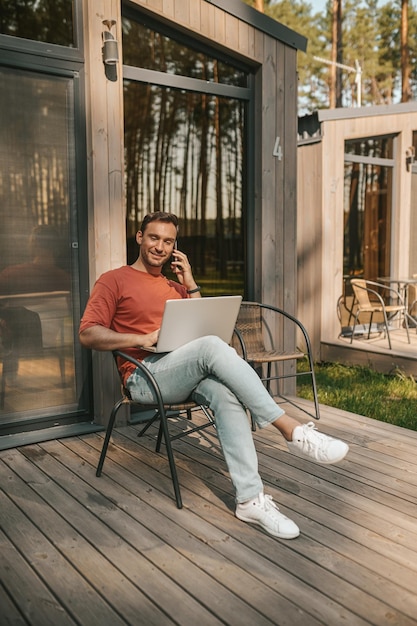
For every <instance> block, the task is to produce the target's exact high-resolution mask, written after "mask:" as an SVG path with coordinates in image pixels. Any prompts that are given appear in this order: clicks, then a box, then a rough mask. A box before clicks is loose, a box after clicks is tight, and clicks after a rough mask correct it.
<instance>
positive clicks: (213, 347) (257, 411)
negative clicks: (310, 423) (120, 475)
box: [127, 336, 284, 502]
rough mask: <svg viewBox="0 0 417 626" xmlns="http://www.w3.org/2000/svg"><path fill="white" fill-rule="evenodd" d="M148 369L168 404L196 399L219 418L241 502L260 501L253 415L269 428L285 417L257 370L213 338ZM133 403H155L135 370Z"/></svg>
mask: <svg viewBox="0 0 417 626" xmlns="http://www.w3.org/2000/svg"><path fill="white" fill-rule="evenodd" d="M143 364H144V365H146V367H147V368H148V369H149V371H150V372H151V373H152V374H153V375H154V376H155V378H156V380H157V382H158V385H159V386H160V388H161V393H162V396H163V399H164V401H165V402H182V401H184V400H185V399H186V398H189V397H190V396H191V398H192V399H193V400H196V401H197V402H200V403H202V404H206V405H207V406H209V407H210V408H211V410H212V411H213V413H214V416H215V420H216V427H217V434H218V437H219V441H220V444H221V446H222V450H223V454H224V458H225V460H226V463H227V467H228V470H229V473H230V477H231V479H232V482H233V485H234V488H235V491H236V501H237V502H246V501H247V500H251V499H252V498H255V497H256V496H257V495H258V493H260V492H261V491H262V489H263V486H262V480H261V477H260V476H259V473H258V458H257V455H256V450H255V446H254V442H253V438H252V431H251V427H250V423H249V419H248V415H247V413H246V410H245V408H244V407H247V408H248V409H249V411H250V412H251V415H252V416H253V418H254V420H255V422H256V424H257V425H258V426H259V427H260V428H264V427H265V426H267V425H268V424H270V423H271V422H274V421H275V420H276V419H278V418H279V417H281V415H283V414H284V411H283V410H282V409H281V408H280V407H279V406H278V405H277V404H276V402H275V401H274V399H273V398H272V397H271V396H270V395H269V393H268V392H267V391H266V389H265V387H264V385H263V384H262V382H261V380H260V379H259V377H258V375H257V373H256V372H255V371H254V370H253V368H252V367H251V366H250V365H248V364H247V363H246V361H244V360H243V359H242V358H241V357H240V356H239V355H238V354H237V352H236V351H235V350H234V348H231V347H230V346H228V345H227V344H226V343H225V342H224V341H222V340H221V339H219V338H218V337H214V336H208V337H202V338H201V339H196V340H195V341H191V342H190V343H187V344H186V345H184V346H182V347H181V348H178V349H177V350H174V351H173V352H169V353H164V354H152V355H150V356H148V357H146V358H145V359H144V361H143ZM127 388H128V389H129V392H130V393H131V396H132V399H133V400H137V401H139V402H152V401H153V400H154V398H153V397H152V392H151V391H150V389H149V387H148V385H147V384H146V381H145V380H144V379H143V377H142V376H141V374H140V371H139V370H136V371H135V372H133V374H131V376H130V377H129V379H128V380H127Z"/></svg>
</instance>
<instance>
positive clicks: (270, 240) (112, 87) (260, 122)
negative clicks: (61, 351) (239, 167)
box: [83, 0, 297, 420]
mask: <svg viewBox="0 0 417 626" xmlns="http://www.w3.org/2000/svg"><path fill="white" fill-rule="evenodd" d="M130 4H131V5H132V6H137V7H138V8H140V9H142V10H145V11H146V12H147V13H148V14H150V15H152V16H153V17H155V18H157V19H161V20H163V21H164V22H165V23H170V24H171V25H172V26H174V27H175V28H179V29H180V30H181V31H182V32H185V33H188V34H189V35H190V36H191V37H197V38H198V39H200V40H203V41H207V42H210V44H211V45H214V46H215V47H218V48H219V49H220V50H222V51H227V52H228V53H229V54H230V55H231V56H235V57H238V58H240V59H244V60H245V61H247V62H249V63H250V64H251V65H253V67H254V73H255V91H256V95H257V97H256V103H255V121H254V123H255V147H254V150H255V155H254V163H255V188H254V198H253V202H254V228H255V250H254V278H255V280H254V286H253V293H254V297H255V298H256V299H259V300H262V301H264V302H266V303H269V304H276V305H278V306H282V307H284V308H285V309H286V310H288V311H289V312H294V311H295V306H296V245H297V244H296V232H297V230H296V178H297V171H296V156H297V155H296V140H297V72H296V62H297V50H296V48H295V47H293V46H291V45H288V44H287V43H283V42H282V41H280V40H278V39H277V38H275V37H273V36H271V35H269V34H266V33H265V32H263V31H261V30H258V29H256V28H255V27H254V26H252V25H250V24H248V23H247V22H246V21H245V20H243V19H239V18H237V17H235V16H234V15H232V14H230V12H227V11H226V10H223V9H221V8H219V7H218V6H215V5H214V4H211V3H210V2H208V1H206V0H134V1H133V2H131V3H130ZM225 4H228V3H225ZM83 6H84V24H85V31H84V37H85V46H86V63H85V72H86V125H87V128H88V158H89V172H88V174H89V175H88V180H89V224H90V226H89V242H90V251H89V259H90V268H89V272H90V283H91V285H92V284H93V283H94V281H95V280H96V278H97V277H98V276H99V275H100V274H101V273H102V272H103V271H106V270H107V269H110V268H113V267H118V266H120V265H122V264H123V263H124V259H125V217H124V202H123V192H124V190H123V91H122V86H123V81H122V62H121V58H122V54H121V49H120V62H119V65H118V67H117V80H109V78H108V77H106V75H105V72H104V68H103V62H102V57H101V45H102V44H101V32H102V30H103V25H102V20H103V19H114V20H116V22H117V34H118V37H117V38H118V40H119V42H121V33H120V28H121V3H120V1H117V0H94V2H90V1H88V0H84V4H83ZM277 137H279V141H280V146H281V149H282V154H283V156H282V159H281V160H280V159H279V158H278V157H276V156H274V155H273V151H274V145H275V142H276V138H277ZM279 330H280V332H281V333H283V337H285V341H288V342H290V343H291V342H293V341H294V338H293V337H292V336H290V335H288V334H287V333H285V332H284V331H283V329H279ZM110 368H112V364H111V362H110V360H109V359H108V355H97V354H95V355H94V388H95V390H96V391H95V416H96V419H97V420H104V419H105V418H106V415H107V412H108V408H109V404H110V403H111V400H112V398H109V397H107V395H106V394H104V395H103V392H102V389H103V385H102V381H103V379H108V378H109V376H110V375H111V374H110V372H111V369H110Z"/></svg>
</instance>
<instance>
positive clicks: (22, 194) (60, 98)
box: [0, 69, 77, 420]
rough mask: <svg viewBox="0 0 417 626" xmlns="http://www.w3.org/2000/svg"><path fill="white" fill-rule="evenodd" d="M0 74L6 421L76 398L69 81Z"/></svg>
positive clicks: (0, 327) (0, 281)
mask: <svg viewBox="0 0 417 626" xmlns="http://www.w3.org/2000/svg"><path fill="white" fill-rule="evenodd" d="M0 75H1V80H2V84H3V85H4V89H3V90H2V91H1V94H0V115H1V118H2V120H3V124H2V125H1V127H0V172H1V174H0V218H1V224H2V229H1V232H0V241H1V246H0V364H1V368H2V369H1V387H0V394H1V395H0V413H2V414H3V415H4V416H5V415H10V416H11V417H12V419H13V420H14V419H15V418H14V417H13V416H15V415H16V414H24V413H25V412H29V413H30V416H31V417H32V418H33V416H34V415H36V414H37V412H38V414H39V415H41V414H43V415H47V414H51V413H54V414H56V413H57V412H61V410H63V411H65V410H68V409H69V408H70V406H71V405H72V407H71V410H73V409H74V407H76V403H77V399H76V390H75V367H74V358H75V357H74V338H73V313H72V312H73V300H72V290H71V283H72V281H74V282H75V279H76V276H75V274H74V273H73V272H74V271H76V268H74V267H72V266H71V246H70V214H71V211H70V194H69V189H70V186H71V185H70V177H71V175H70V170H71V164H70V156H69V155H71V154H73V153H74V152H73V144H72V141H73V140H72V137H73V113H72V107H71V102H72V82H71V80H70V79H68V78H61V77H54V76H49V77H48V76H46V75H44V74H37V73H35V72H33V73H32V72H25V71H19V70H13V71H9V70H6V69H2V70H1V71H0ZM22 102H30V103H31V105H30V107H22V105H21V103H22ZM70 138H71V140H70ZM63 406H65V409H59V407H63Z"/></svg>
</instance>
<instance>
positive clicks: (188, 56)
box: [123, 17, 247, 87]
mask: <svg viewBox="0 0 417 626" xmlns="http://www.w3.org/2000/svg"><path fill="white" fill-rule="evenodd" d="M138 20H140V18H137V19H136V18H135V21H133V20H129V19H128V18H126V17H125V18H123V63H124V64H125V65H132V66H133V67H141V68H144V69H149V70H156V71H158V72H164V73H165V74H179V75H181V76H188V77H190V78H198V79H200V80H204V81H208V82H215V83H223V84H226V85H235V86H238V87H246V86H247V73H246V72H243V71H241V70H239V69H237V68H236V67H234V66H233V65H231V64H230V63H227V62H225V61H220V60H219V59H215V58H214V57H212V56H210V54H208V52H207V50H197V49H196V48H192V47H190V45H185V44H183V43H180V42H178V41H175V40H174V39H173V38H172V37H168V36H166V35H164V34H162V33H160V32H156V31H154V30H153V29H152V28H150V27H149V26H146V25H145V24H143V23H140V21H138Z"/></svg>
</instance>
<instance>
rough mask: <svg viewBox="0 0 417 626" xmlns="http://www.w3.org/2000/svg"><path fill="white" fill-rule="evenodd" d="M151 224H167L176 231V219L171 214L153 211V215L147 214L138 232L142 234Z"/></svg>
mask: <svg viewBox="0 0 417 626" xmlns="http://www.w3.org/2000/svg"><path fill="white" fill-rule="evenodd" d="M151 222H167V223H168V224H174V226H175V228H176V229H177V231H178V217H177V216H176V215H174V214H173V213H164V211H155V213H148V215H145V217H144V218H143V220H142V224H141V225H140V228H139V230H140V231H141V232H142V233H144V232H145V228H146V227H147V225H148V224H150V223H151Z"/></svg>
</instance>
